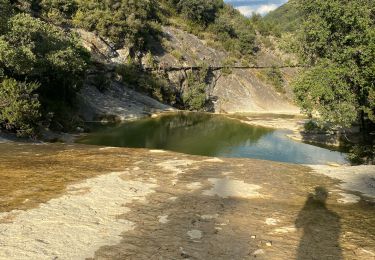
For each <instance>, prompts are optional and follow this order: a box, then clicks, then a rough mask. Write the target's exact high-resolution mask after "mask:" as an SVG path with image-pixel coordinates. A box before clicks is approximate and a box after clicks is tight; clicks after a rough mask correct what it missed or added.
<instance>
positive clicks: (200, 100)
mask: <svg viewBox="0 0 375 260" xmlns="http://www.w3.org/2000/svg"><path fill="white" fill-rule="evenodd" d="M208 72H209V71H208V65H207V64H203V65H202V68H201V69H200V70H198V71H192V72H190V73H189V74H188V77H187V89H186V90H185V91H184V93H183V95H182V99H183V102H184V105H185V108H186V109H189V110H193V111H200V110H202V109H203V108H204V106H205V104H206V101H207V95H206V88H207V75H208Z"/></svg>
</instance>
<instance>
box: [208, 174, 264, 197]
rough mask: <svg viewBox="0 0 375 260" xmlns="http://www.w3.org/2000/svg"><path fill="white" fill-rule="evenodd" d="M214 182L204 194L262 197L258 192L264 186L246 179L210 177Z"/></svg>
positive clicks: (210, 180)
mask: <svg viewBox="0 0 375 260" xmlns="http://www.w3.org/2000/svg"><path fill="white" fill-rule="evenodd" d="M208 181H209V182H211V183H212V184H213V188H212V189H210V190H205V191H204V192H203V194H204V195H208V196H215V195H217V196H219V197H222V198H228V197H239V198H260V197H261V196H262V195H261V194H260V193H259V192H258V190H259V189H261V188H262V187H261V186H259V185H255V184H248V183H245V182H244V181H239V180H231V179H229V178H223V179H218V178H211V179H208Z"/></svg>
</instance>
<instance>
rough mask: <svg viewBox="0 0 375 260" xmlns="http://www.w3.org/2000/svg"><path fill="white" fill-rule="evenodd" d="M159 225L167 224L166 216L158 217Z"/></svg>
mask: <svg viewBox="0 0 375 260" xmlns="http://www.w3.org/2000/svg"><path fill="white" fill-rule="evenodd" d="M158 219H159V223H162V224H166V223H168V222H169V220H168V215H164V216H158Z"/></svg>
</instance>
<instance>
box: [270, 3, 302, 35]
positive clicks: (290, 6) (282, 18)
mask: <svg viewBox="0 0 375 260" xmlns="http://www.w3.org/2000/svg"><path fill="white" fill-rule="evenodd" d="M302 18H303V16H302V13H301V12H300V10H299V8H298V0H289V1H288V2H287V3H286V4H284V5H282V6H280V7H279V8H277V9H276V10H274V11H272V12H270V13H269V14H267V15H266V16H265V17H264V19H263V24H265V25H267V26H268V30H270V31H271V33H273V34H274V35H276V36H280V34H281V33H287V32H289V33H294V32H296V31H297V30H298V29H299V26H300V25H301V24H302Z"/></svg>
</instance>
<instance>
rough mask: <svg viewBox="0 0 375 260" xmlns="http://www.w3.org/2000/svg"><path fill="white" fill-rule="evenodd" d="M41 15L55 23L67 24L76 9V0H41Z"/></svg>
mask: <svg viewBox="0 0 375 260" xmlns="http://www.w3.org/2000/svg"><path fill="white" fill-rule="evenodd" d="M40 6H41V9H42V16H44V17H47V18H48V19H50V20H52V21H53V22H55V23H57V24H69V23H70V20H71V19H72V17H73V16H74V15H75V13H76V12H77V10H78V3H77V1H76V0H42V1H41V2H40Z"/></svg>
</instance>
